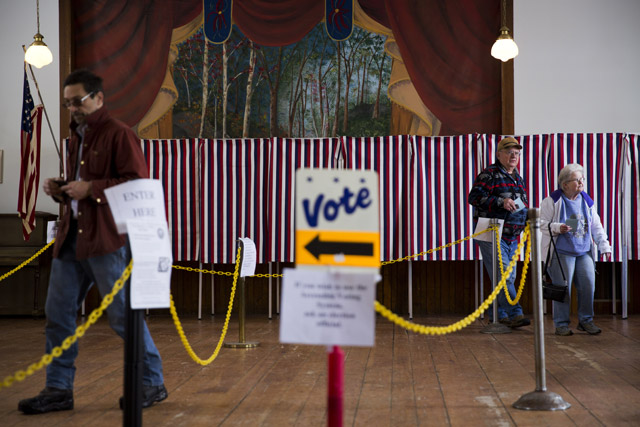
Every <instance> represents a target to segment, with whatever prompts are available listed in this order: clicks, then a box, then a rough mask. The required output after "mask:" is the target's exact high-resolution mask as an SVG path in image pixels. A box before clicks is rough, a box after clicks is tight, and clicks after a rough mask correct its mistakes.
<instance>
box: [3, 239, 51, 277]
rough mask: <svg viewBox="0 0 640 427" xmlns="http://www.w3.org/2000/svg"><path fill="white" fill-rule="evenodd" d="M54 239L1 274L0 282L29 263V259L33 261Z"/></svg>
mask: <svg viewBox="0 0 640 427" xmlns="http://www.w3.org/2000/svg"><path fill="white" fill-rule="evenodd" d="M55 241H56V239H53V240H52V241H50V242H49V243H47V244H46V246H45V247H43V248H42V249H40V250H39V251H38V252H36V253H35V254H34V255H33V256H32V257H31V258H29V259H28V260H26V261H25V262H23V263H22V264H20V265H19V266H17V267H16V268H14V269H13V270H11V271H9V272H7V273H5V274H3V275H2V276H0V282H2V281H3V280H4V279H6V278H7V277H9V276H11V275H12V274H13V273H15V272H16V271H18V270H20V269H21V268H23V267H24V266H26V265H29V263H30V262H31V261H33V260H34V259H36V258H38V257H39V256H40V255H41V254H42V252H44V251H46V250H47V249H49V246H51V245H53V242H55Z"/></svg>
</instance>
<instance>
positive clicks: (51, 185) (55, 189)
mask: <svg viewBox="0 0 640 427" xmlns="http://www.w3.org/2000/svg"><path fill="white" fill-rule="evenodd" d="M56 179H57V178H47V179H45V180H44V184H42V189H43V190H44V194H46V195H47V196H51V197H56V196H58V197H61V196H62V195H63V194H62V189H61V188H60V186H59V185H58V184H56V182H55V181H56Z"/></svg>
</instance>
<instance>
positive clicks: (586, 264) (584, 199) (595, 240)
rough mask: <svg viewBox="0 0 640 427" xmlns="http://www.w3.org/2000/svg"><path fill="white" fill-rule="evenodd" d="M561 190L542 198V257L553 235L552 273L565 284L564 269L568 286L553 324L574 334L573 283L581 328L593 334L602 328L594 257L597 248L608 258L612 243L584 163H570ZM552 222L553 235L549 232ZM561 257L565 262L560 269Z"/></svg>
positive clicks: (563, 333) (555, 310)
mask: <svg viewBox="0 0 640 427" xmlns="http://www.w3.org/2000/svg"><path fill="white" fill-rule="evenodd" d="M558 186H559V187H560V188H559V189H558V190H556V191H554V192H553V193H551V195H550V196H549V197H547V198H546V199H544V200H543V201H542V208H541V210H540V211H541V213H540V216H541V219H542V222H541V229H542V256H543V257H546V254H547V251H548V250H549V246H550V238H553V239H554V243H555V244H556V248H557V251H558V256H557V257H556V255H555V254H554V253H553V247H551V253H552V260H551V261H550V263H549V264H550V265H549V273H550V274H551V278H552V280H553V282H554V283H562V272H564V276H565V278H566V280H567V283H568V285H569V289H568V292H567V297H566V299H565V301H564V302H557V301H554V302H553V323H554V324H555V327H556V335H561V336H568V335H573V332H572V331H571V329H569V311H570V298H571V297H570V295H571V283H572V282H575V285H576V290H577V294H578V330H579V331H585V332H587V333H589V334H591V335H596V334H599V333H600V332H602V331H601V329H600V328H598V327H597V326H596V325H594V324H593V294H594V290H595V262H594V261H595V260H596V259H598V258H597V251H598V250H599V251H600V253H601V254H603V256H604V258H605V259H607V260H608V259H609V258H610V256H611V246H610V245H609V241H608V239H607V235H606V233H605V231H604V229H603V228H602V223H601V222H600V217H599V216H598V214H597V212H596V209H595V206H594V203H593V200H592V199H591V197H589V195H588V194H587V193H585V192H584V173H583V168H582V166H581V165H579V164H577V163H572V164H568V165H567V166H565V167H564V168H563V169H562V170H561V171H560V174H559V175H558ZM549 224H551V236H550V235H549ZM558 258H559V261H560V264H561V265H562V271H560V268H559V265H558Z"/></svg>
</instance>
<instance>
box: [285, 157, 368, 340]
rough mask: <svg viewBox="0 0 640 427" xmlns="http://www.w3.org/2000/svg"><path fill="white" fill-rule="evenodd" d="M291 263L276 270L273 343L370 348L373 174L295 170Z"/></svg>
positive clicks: (326, 170)
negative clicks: (278, 296) (278, 291)
mask: <svg viewBox="0 0 640 427" xmlns="http://www.w3.org/2000/svg"><path fill="white" fill-rule="evenodd" d="M295 261H296V269H286V270H284V274H283V281H282V310H281V313H280V341H281V342H283V343H296V344H317V345H329V346H335V345H354V346H373V344H374V337H375V313H374V309H373V302H374V297H375V290H376V283H377V282H378V281H379V277H380V275H379V269H380V225H379V205H378V175H377V174H376V173H375V172H374V171H367V170H333V169H299V170H298V171H296V259H295Z"/></svg>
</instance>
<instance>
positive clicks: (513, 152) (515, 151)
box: [502, 150, 520, 157]
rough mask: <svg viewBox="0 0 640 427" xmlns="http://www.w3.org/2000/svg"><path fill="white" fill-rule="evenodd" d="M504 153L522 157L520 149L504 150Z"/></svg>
mask: <svg viewBox="0 0 640 427" xmlns="http://www.w3.org/2000/svg"><path fill="white" fill-rule="evenodd" d="M502 152H503V153H505V154H506V155H508V156H509V157H520V151H518V150H510V151H507V150H502Z"/></svg>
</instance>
